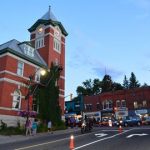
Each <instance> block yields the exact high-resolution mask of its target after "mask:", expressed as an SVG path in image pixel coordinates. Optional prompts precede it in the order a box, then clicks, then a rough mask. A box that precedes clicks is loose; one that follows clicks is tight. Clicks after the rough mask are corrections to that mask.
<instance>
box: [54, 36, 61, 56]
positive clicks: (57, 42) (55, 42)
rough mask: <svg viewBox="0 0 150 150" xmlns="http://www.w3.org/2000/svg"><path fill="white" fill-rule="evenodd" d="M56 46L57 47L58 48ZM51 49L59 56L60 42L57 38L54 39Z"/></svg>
mask: <svg viewBox="0 0 150 150" xmlns="http://www.w3.org/2000/svg"><path fill="white" fill-rule="evenodd" d="M57 46H59V48H58V47H57ZM53 47H54V50H55V51H56V52H58V53H59V54H61V42H60V41H59V40H58V39H57V38H54V42H53Z"/></svg>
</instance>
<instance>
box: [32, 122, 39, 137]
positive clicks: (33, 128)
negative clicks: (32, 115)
mask: <svg viewBox="0 0 150 150" xmlns="http://www.w3.org/2000/svg"><path fill="white" fill-rule="evenodd" d="M37 126H38V124H37V120H36V119H35V120H34V121H33V123H32V135H36V132H37Z"/></svg>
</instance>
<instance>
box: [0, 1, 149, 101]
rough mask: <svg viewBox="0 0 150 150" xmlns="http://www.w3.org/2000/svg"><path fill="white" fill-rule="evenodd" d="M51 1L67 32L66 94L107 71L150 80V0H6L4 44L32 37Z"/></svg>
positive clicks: (0, 27) (0, 24)
mask: <svg viewBox="0 0 150 150" xmlns="http://www.w3.org/2000/svg"><path fill="white" fill-rule="evenodd" d="M49 5H50V6H51V10H52V12H53V14H54V15H55V17H56V18H57V20H59V21H60V22H61V23H62V24H63V26H64V27H65V29H66V31H67V32H68V36H67V37H66V62H65V63H66V64H65V65H66V66H65V69H66V70H65V73H66V76H65V81H66V83H65V95H66V96H67V95H69V94H70V93H73V97H74V96H76V89H77V86H80V85H82V82H84V81H85V80H88V79H92V80H93V79H95V78H98V79H99V80H102V79H103V77H104V75H105V74H108V75H110V76H111V78H112V80H113V81H115V82H119V83H121V84H122V82H123V79H124V76H125V75H126V76H127V78H128V79H129V78H130V76H131V72H134V74H135V75H136V78H137V80H138V81H139V82H140V83H141V84H144V83H147V84H150V61H149V60H150V0H13V1H10V0H1V3H0V20H1V21H0V33H1V34H0V44H3V43H5V42H7V41H9V40H11V39H16V40H18V41H20V42H22V41H27V40H29V39H30V33H29V32H28V30H27V29H28V28H30V27H31V26H32V25H33V24H34V23H35V22H36V21H37V20H38V19H39V18H41V17H42V16H43V15H44V14H45V13H46V12H47V11H48V8H49ZM66 100H67V98H66Z"/></svg>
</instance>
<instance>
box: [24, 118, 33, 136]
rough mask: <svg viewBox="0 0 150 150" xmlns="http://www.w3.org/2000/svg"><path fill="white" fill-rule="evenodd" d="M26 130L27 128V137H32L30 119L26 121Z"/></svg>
mask: <svg viewBox="0 0 150 150" xmlns="http://www.w3.org/2000/svg"><path fill="white" fill-rule="evenodd" d="M25 128H26V136H27V135H28V134H29V135H31V128H32V124H31V120H30V119H27V120H26V124H25Z"/></svg>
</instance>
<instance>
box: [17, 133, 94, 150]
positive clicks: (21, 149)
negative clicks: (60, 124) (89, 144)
mask: <svg viewBox="0 0 150 150" xmlns="http://www.w3.org/2000/svg"><path fill="white" fill-rule="evenodd" d="M93 133H94V132H91V133H88V135H89V134H93ZM85 135H87V134H81V135H77V136H75V138H76V137H81V136H85ZM69 139H70V137H67V138H63V139H59V140H55V141H50V142H45V143H41V144H36V145H31V146H26V147H21V148H17V149H15V150H24V149H29V148H33V147H37V146H42V145H47V144H52V143H56V142H60V141H64V140H69Z"/></svg>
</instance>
